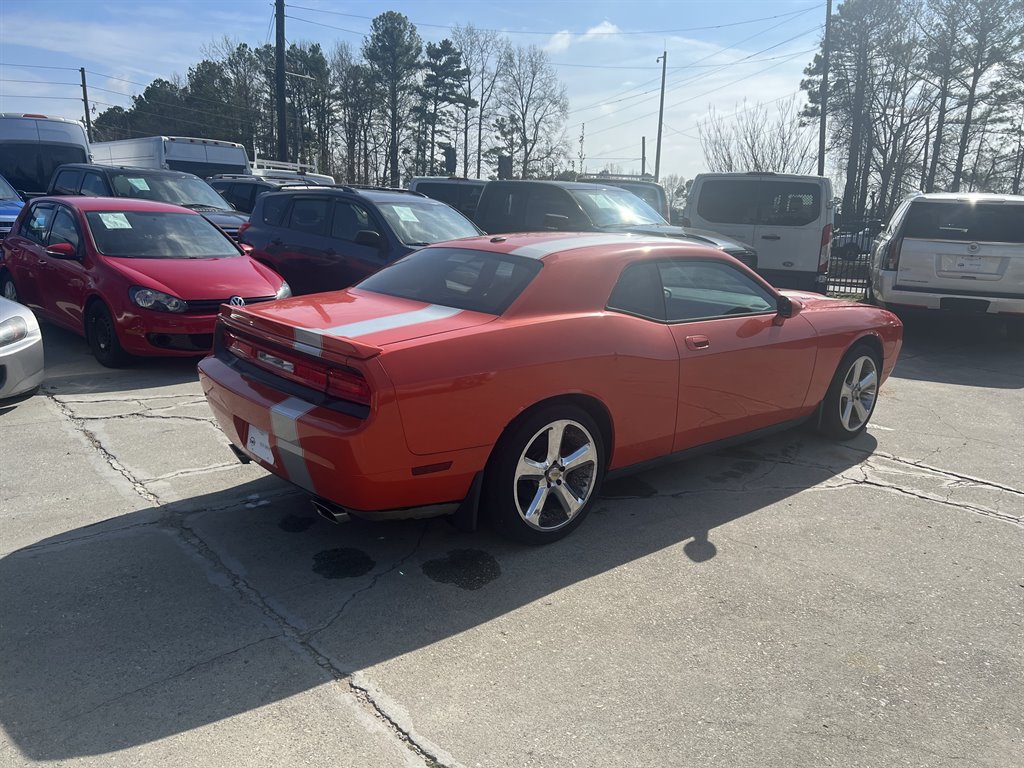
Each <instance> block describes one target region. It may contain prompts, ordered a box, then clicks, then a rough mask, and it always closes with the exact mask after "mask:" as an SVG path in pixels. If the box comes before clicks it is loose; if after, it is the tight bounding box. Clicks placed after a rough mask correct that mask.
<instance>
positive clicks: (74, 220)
mask: <svg viewBox="0 0 1024 768" xmlns="http://www.w3.org/2000/svg"><path fill="white" fill-rule="evenodd" d="M61 211H64V213H66V214H67V215H68V216H69V217H70V218H71V224H72V226H73V227H74V228H75V234H77V235H78V246H77V247H76V248H75V253H76V254H80V253H81V252H82V241H83V240H84V239H85V236H84V235H83V234H82V227H81V226H79V223H78V217H77V216H75V210H74V209H73V208H72V207H71V206H68V205H64V204H63V203H57V204H56V205H55V206H54V207H53V218H52V219H50V226H49V227H47V229H46V244H45V245H44V246H43V247H44V248H49V247H50V245H51V243H50V236H51V235H52V234H53V223H54V222H55V221H56V220H57V214H59V213H60V212H61Z"/></svg>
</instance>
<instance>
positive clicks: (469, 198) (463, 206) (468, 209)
mask: <svg viewBox="0 0 1024 768" xmlns="http://www.w3.org/2000/svg"><path fill="white" fill-rule="evenodd" d="M483 191H484V185H483V184H466V185H464V186H463V187H462V195H461V198H460V199H459V210H461V211H462V212H463V213H464V214H466V215H467V216H472V215H473V213H474V212H475V211H476V206H477V203H479V202H480V193H481V192H483Z"/></svg>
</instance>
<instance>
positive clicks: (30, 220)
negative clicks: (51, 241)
mask: <svg viewBox="0 0 1024 768" xmlns="http://www.w3.org/2000/svg"><path fill="white" fill-rule="evenodd" d="M52 218H53V203H38V204H37V205H34V206H32V210H31V211H30V212H29V214H28V216H26V217H25V218H24V220H22V222H21V228H20V229H19V230H18V234H19V235H21V236H22V237H27V238H28V239H29V240H32V241H34V242H37V243H39V244H40V245H45V243H46V231H47V230H48V229H49V228H50V219H52Z"/></svg>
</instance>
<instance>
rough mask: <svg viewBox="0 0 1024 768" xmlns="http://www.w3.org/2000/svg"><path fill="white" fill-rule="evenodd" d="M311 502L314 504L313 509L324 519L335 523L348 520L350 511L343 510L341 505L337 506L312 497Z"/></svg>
mask: <svg viewBox="0 0 1024 768" xmlns="http://www.w3.org/2000/svg"><path fill="white" fill-rule="evenodd" d="M310 503H311V504H312V505H313V509H314V510H316V513H317V514H318V515H320V517H322V518H323V519H324V520H327V521H328V522H331V523H334V524H335V525H337V524H338V523H342V522H345V521H346V520H348V512H346V511H345V510H343V509H342V508H341V507H335V506H334V505H333V504H331V503H330V502H327V501H322V500H320V499H311V500H310Z"/></svg>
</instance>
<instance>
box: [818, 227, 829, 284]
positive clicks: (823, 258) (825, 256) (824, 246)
mask: <svg viewBox="0 0 1024 768" xmlns="http://www.w3.org/2000/svg"><path fill="white" fill-rule="evenodd" d="M831 254H832V225H831V224H826V225H825V228H824V229H822V230H821V250H819V251H818V273H819V274H822V275H823V274H825V273H826V272H828V260H829V257H830V256H831Z"/></svg>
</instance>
